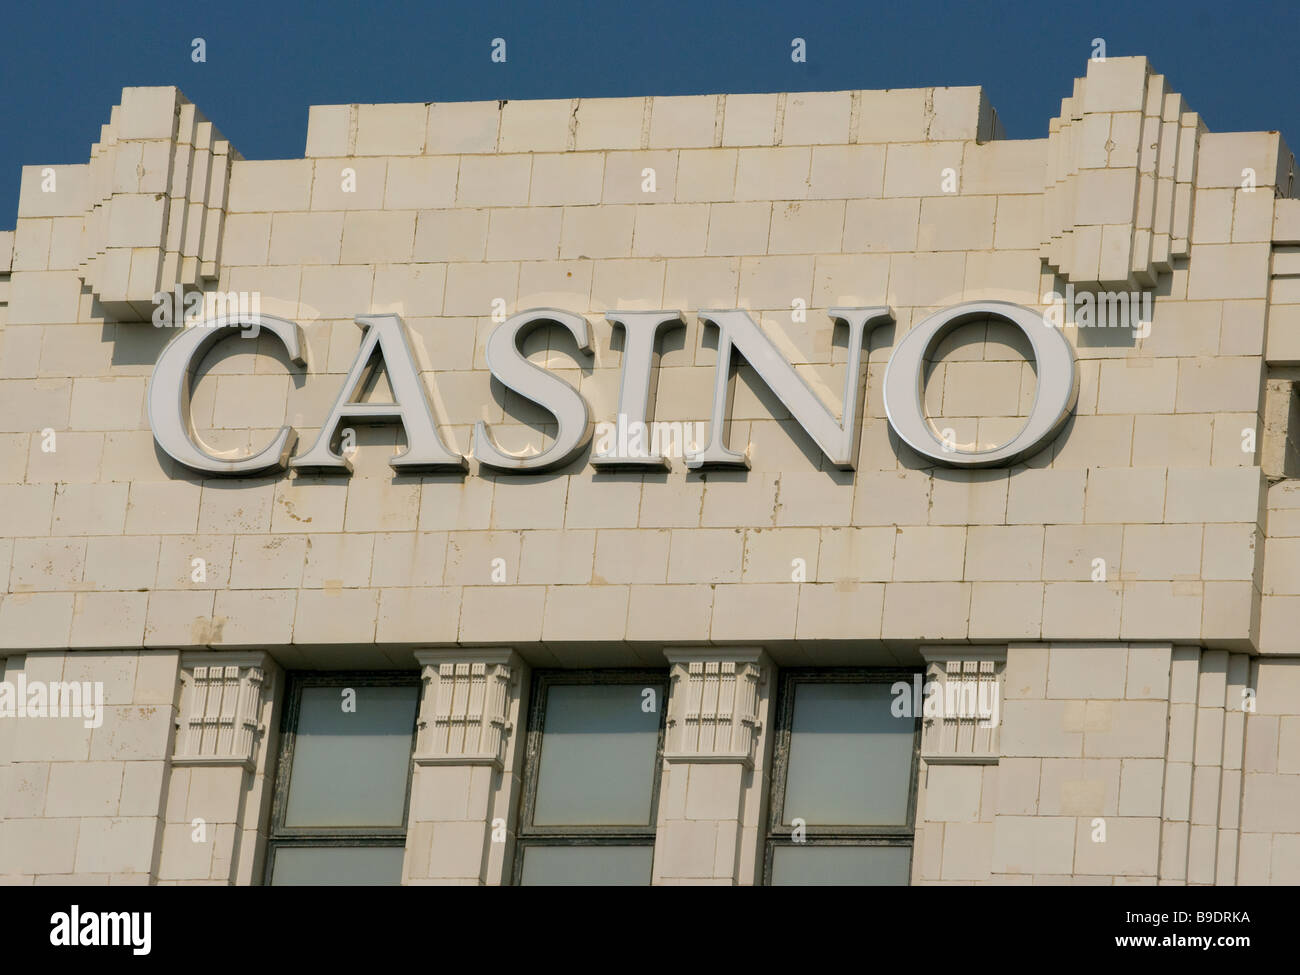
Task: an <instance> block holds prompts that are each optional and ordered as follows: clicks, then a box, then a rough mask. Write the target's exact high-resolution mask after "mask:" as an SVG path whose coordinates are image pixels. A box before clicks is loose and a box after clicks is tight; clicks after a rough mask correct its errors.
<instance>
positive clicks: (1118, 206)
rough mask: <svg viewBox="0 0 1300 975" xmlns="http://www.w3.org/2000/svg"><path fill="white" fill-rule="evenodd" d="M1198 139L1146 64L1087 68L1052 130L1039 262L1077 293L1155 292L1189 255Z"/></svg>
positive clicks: (1200, 126) (1131, 61)
mask: <svg viewBox="0 0 1300 975" xmlns="http://www.w3.org/2000/svg"><path fill="white" fill-rule="evenodd" d="M1204 132H1205V123H1204V122H1202V121H1201V119H1200V117H1199V116H1198V115H1197V114H1196V113H1195V112H1190V111H1188V110H1187V105H1186V103H1185V102H1184V101H1183V97H1182V96H1181V95H1179V94H1177V93H1176V92H1174V91H1172V90H1171V89H1170V88H1169V85H1168V84H1167V83H1166V81H1165V78H1164V76H1162V75H1158V74H1155V73H1154V72H1153V71H1152V70H1151V68H1150V65H1149V64H1148V63H1147V59H1146V58H1140V57H1133V58H1106V59H1100V60H1099V59H1094V60H1091V61H1089V62H1088V75H1087V77H1086V78H1079V79H1076V81H1075V83H1074V94H1073V95H1072V96H1071V97H1069V98H1065V99H1062V101H1061V114H1060V116H1059V117H1057V118H1054V119H1052V121H1051V123H1050V124H1049V126H1048V137H1047V173H1046V180H1045V185H1044V187H1043V236H1042V242H1041V246H1040V247H1039V256H1041V257H1042V258H1043V260H1044V261H1046V262H1047V264H1048V266H1049V267H1051V268H1052V269H1053V270H1055V271H1056V272H1057V273H1058V274H1059V275H1060V276H1061V277H1062V278H1064V279H1065V280H1066V281H1067V282H1069V283H1072V284H1074V285H1076V286H1078V287H1081V288H1082V287H1087V286H1090V285H1100V286H1104V287H1107V288H1116V289H1121V290H1131V289H1133V288H1138V287H1141V288H1149V287H1152V286H1154V285H1155V283H1156V277H1157V276H1158V275H1159V274H1162V273H1166V272H1168V271H1170V270H1172V268H1173V261H1174V260H1175V259H1177V258H1183V257H1187V256H1188V254H1189V243H1190V238H1191V225H1192V209H1193V199H1192V197H1193V193H1194V187H1195V183H1196V156H1197V148H1198V145H1199V142H1200V138H1201V136H1202V134H1204Z"/></svg>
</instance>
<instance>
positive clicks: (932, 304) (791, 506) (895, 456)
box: [0, 58, 1300, 884]
mask: <svg viewBox="0 0 1300 975" xmlns="http://www.w3.org/2000/svg"><path fill="white" fill-rule="evenodd" d="M91 136H92V134H90V133H87V138H88V141H89V139H90V138H91ZM1297 380H1300V199H1297V198H1296V186H1295V172H1294V160H1293V157H1292V155H1291V153H1290V151H1289V150H1288V149H1287V147H1286V145H1285V143H1284V142H1283V140H1282V138H1281V136H1280V135H1279V134H1278V133H1277V132H1245V133H1213V132H1210V131H1208V129H1207V127H1206V126H1205V124H1204V123H1203V122H1202V121H1201V119H1200V118H1199V117H1198V116H1197V115H1196V114H1195V113H1194V112H1193V111H1191V110H1190V108H1189V106H1187V105H1186V104H1185V103H1184V101H1183V99H1182V97H1181V96H1180V95H1178V94H1177V93H1176V92H1175V90H1174V88H1173V87H1172V83H1171V82H1170V81H1167V80H1166V79H1165V78H1164V77H1163V76H1161V75H1159V74H1157V73H1155V71H1154V70H1153V69H1152V67H1151V66H1149V65H1148V63H1147V61H1146V59H1144V58H1110V59H1108V60H1094V61H1091V62H1089V63H1088V65H1087V70H1086V76H1085V77H1082V78H1080V79H1078V80H1077V81H1076V82H1075V84H1074V90H1073V92H1072V93H1070V94H1069V97H1066V98H1064V99H1063V101H1062V103H1061V111H1060V115H1059V117H1057V118H1055V119H1052V120H1051V121H1050V125H1049V127H1048V134H1047V137H1046V138H1041V139H1029V140H1009V139H1006V138H1005V137H1004V135H1003V132H1002V128H1001V126H1000V124H999V122H998V119H997V116H996V114H995V112H994V110H993V108H992V107H991V106H990V105H989V103H988V102H987V100H986V99H985V96H984V94H983V92H982V90H981V89H978V88H926V89H908V90H888V91H835V92H806V93H787V94H744V95H716V96H715V95H708V96H698V97H695V96H693V97H646V98H614V99H572V100H557V101H510V102H495V101H493V102H475V103H439V102H435V103H427V104H410V105H330V106H318V107H314V108H312V109H311V114H310V119H309V124H308V134H307V146H306V152H305V155H304V157H303V158H301V159H288V160H270V161H250V160H245V159H243V158H242V157H241V156H240V154H239V153H238V152H237V151H236V149H235V148H234V147H233V146H232V145H231V144H230V143H229V142H228V141H226V140H225V139H224V138H223V137H222V135H221V134H220V133H219V132H218V131H217V129H216V128H215V127H214V126H213V124H212V123H210V122H208V121H206V120H205V119H204V117H203V116H202V114H200V112H199V111H198V110H197V108H196V107H195V106H194V105H192V104H190V103H189V102H188V101H187V100H186V99H185V98H184V96H183V95H182V94H181V93H180V92H179V91H177V90H176V89H174V88H128V89H126V90H124V91H123V92H122V97H121V103H120V104H119V105H118V106H116V107H114V108H113V109H112V111H111V114H110V115H109V118H108V122H107V124H105V125H104V126H103V127H102V129H101V130H100V132H99V133H98V137H97V139H96V140H95V141H94V142H93V144H92V145H91V146H90V153H89V160H88V161H87V162H86V163H83V164H79V165H70V166H39V165H38V166H30V167H26V168H25V169H24V170H23V174H22V190H21V202H20V205H19V212H18V217H17V225H16V228H15V229H14V230H13V231H12V232H5V233H0V565H2V566H3V573H4V579H5V585H4V587H3V596H2V597H0V669H2V670H3V682H0V878H2V879H3V880H4V881H5V882H6V883H12V884H303V883H340V882H348V883H374V884H397V883H403V884H444V883H456V884H512V883H520V884H548V883H549V884H553V883H627V884H649V883H654V884H697V883H709V884H767V883H772V884H798V883H873V884H908V883H911V884H1074V883H1095V884H1296V883H1300V650H1298V645H1297V643H1296V634H1297V633H1298V632H1300V480H1297V479H1296V478H1297V473H1298V472H1300V444H1298V443H1297V441H1300V402H1298V401H1297V394H1296V382H1297Z"/></svg>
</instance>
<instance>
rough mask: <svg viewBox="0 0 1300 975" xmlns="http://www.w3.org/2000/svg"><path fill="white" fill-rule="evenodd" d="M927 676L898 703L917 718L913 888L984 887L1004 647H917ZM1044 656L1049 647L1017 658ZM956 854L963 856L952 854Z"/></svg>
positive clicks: (990, 844) (995, 784)
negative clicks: (934, 885)
mask: <svg viewBox="0 0 1300 975" xmlns="http://www.w3.org/2000/svg"><path fill="white" fill-rule="evenodd" d="M920 650H921V657H922V659H923V660H924V661H925V674H924V676H922V675H921V674H917V675H915V676H914V677H913V679H912V686H911V687H910V688H907V687H906V685H904V686H903V687H898V686H896V687H895V691H896V692H902V693H904V694H906V697H905V698H903V699H902V700H896V701H895V705H894V706H895V709H896V711H895V713H899V711H901V710H902V707H901V706H902V705H904V704H905V705H907V708H906V710H905V711H903V712H902V713H903V714H906V715H909V716H915V715H917V714H919V715H920V716H921V762H920V768H919V782H918V786H917V801H916V834H915V839H914V843H915V846H914V852H913V856H912V882H913V883H914V884H920V883H955V882H961V883H965V882H970V881H976V882H984V881H987V880H988V878H989V874H990V870H991V867H992V857H993V838H994V814H995V812H996V806H995V799H996V796H997V794H998V789H997V787H998V775H999V772H1000V769H999V768H998V765H999V759H1000V756H1001V754H1002V746H1001V728H1002V712H1003V702H1004V701H1005V694H1004V693H1003V688H1004V684H1005V672H1006V666H1007V649H1006V647H1000V646H999V647H953V646H932V647H921V648H920ZM1024 652H1029V653H1034V652H1037V653H1041V654H1042V655H1043V659H1044V661H1046V656H1047V649H1046V648H1042V649H1041V650H1022V649H1021V648H1017V653H1024ZM957 851H960V852H957Z"/></svg>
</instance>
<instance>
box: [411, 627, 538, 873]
mask: <svg viewBox="0 0 1300 975" xmlns="http://www.w3.org/2000/svg"><path fill="white" fill-rule="evenodd" d="M415 658H416V660H417V661H418V662H419V663H420V666H421V667H422V668H423V671H424V672H423V678H424V691H423V694H422V697H421V701H420V717H419V721H418V723H417V732H416V745H415V771H414V781H413V783H412V786H411V808H410V815H409V818H408V821H407V832H406V837H407V839H406V862H405V866H404V868H403V874H402V876H403V882H404V883H410V884H500V883H502V882H503V878H504V875H505V867H506V864H507V862H508V856H507V854H508V853H509V852H510V850H511V849H512V848H513V845H514V835H515V807H516V806H517V803H516V802H515V799H516V797H517V796H518V795H519V792H518V790H519V788H520V775H521V771H522V765H521V761H520V759H521V756H520V746H521V744H522V742H523V737H524V736H523V735H522V734H517V733H516V731H517V729H518V728H519V721H520V715H521V714H522V705H523V701H522V696H523V692H522V689H523V687H524V686H525V679H526V677H527V666H526V665H525V664H524V662H523V660H522V659H521V658H520V657H519V656H518V655H517V654H516V653H514V651H512V650H509V649H483V650H472V649H457V650H426V651H420V652H417V653H416V655H415Z"/></svg>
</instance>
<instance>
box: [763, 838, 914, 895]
mask: <svg viewBox="0 0 1300 975" xmlns="http://www.w3.org/2000/svg"><path fill="white" fill-rule="evenodd" d="M911 862H912V849H911V847H907V846H778V847H776V848H775V849H773V851H772V879H771V882H772V883H773V884H774V885H777V886H781V885H810V884H840V885H855V884H856V885H872V886H904V887H905V886H907V884H908V882H909V881H910V878H911Z"/></svg>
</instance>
